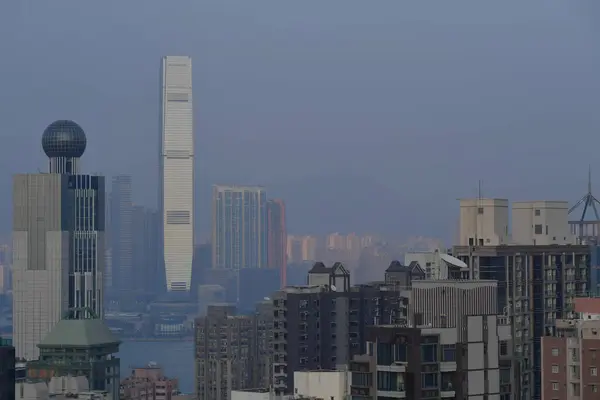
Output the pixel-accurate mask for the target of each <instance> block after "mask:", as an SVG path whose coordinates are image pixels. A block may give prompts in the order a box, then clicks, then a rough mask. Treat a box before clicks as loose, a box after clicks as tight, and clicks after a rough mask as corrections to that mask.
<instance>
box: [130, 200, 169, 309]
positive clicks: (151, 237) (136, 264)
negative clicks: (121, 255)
mask: <svg viewBox="0 0 600 400" xmlns="http://www.w3.org/2000/svg"><path fill="white" fill-rule="evenodd" d="M132 221H133V222H132V232H133V240H132V257H133V262H132V266H133V275H134V276H135V277H136V279H135V285H134V286H133V289H134V290H135V292H136V294H137V295H138V299H142V303H146V302H147V300H148V299H150V298H152V297H154V296H155V295H157V294H160V293H163V292H164V291H165V287H166V284H165V271H164V269H163V268H162V262H161V257H162V255H161V254H162V253H161V252H160V250H159V248H160V213H159V212H158V211H156V210H152V209H148V208H146V207H143V206H133V217H132Z"/></svg>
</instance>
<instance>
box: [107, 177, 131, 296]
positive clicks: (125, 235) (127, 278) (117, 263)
mask: <svg viewBox="0 0 600 400" xmlns="http://www.w3.org/2000/svg"><path fill="white" fill-rule="evenodd" d="M131 192H132V184H131V176H129V175H118V176H114V177H113V178H112V188H111V192H110V232H111V238H110V239H111V243H110V247H111V250H112V253H111V256H112V257H111V274H112V285H111V286H112V289H113V292H114V294H115V298H116V299H117V300H118V301H119V302H120V303H132V302H134V298H133V297H132V295H133V293H134V290H133V289H134V287H133V286H134V284H135V282H136V281H137V279H135V278H136V276H135V275H134V271H133V204H132V200H131V194H132V193H131Z"/></svg>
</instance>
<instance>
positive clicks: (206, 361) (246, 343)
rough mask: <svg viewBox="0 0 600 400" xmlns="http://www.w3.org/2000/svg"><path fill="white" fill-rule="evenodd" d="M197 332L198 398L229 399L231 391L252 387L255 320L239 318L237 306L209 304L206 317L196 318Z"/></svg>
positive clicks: (244, 317)
mask: <svg viewBox="0 0 600 400" xmlns="http://www.w3.org/2000/svg"><path fill="white" fill-rule="evenodd" d="M195 331H196V335H195V336H196V339H195V354H196V395H197V398H198V399H199V400H221V399H229V395H230V393H231V390H235V389H248V388H251V387H252V383H253V379H252V374H253V372H254V369H255V367H254V362H255V359H254V357H255V354H253V349H254V343H255V342H256V339H255V338H256V334H255V332H256V330H255V329H254V318H253V317H251V316H245V315H237V311H236V308H235V306H233V305H228V304H219V305H209V306H208V310H207V314H206V316H204V317H200V318H197V319H196V322H195ZM260 373H261V374H262V373H264V371H260Z"/></svg>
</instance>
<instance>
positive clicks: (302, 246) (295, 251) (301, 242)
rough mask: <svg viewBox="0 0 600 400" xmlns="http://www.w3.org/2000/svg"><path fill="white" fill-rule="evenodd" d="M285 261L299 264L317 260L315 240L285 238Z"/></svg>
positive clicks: (298, 237) (299, 237) (310, 238)
mask: <svg viewBox="0 0 600 400" xmlns="http://www.w3.org/2000/svg"><path fill="white" fill-rule="evenodd" d="M286 252H287V261H288V262H290V263H299V262H304V261H312V262H314V261H316V260H317V238H316V237H314V236H295V235H294V236H292V235H288V237H287V250H286Z"/></svg>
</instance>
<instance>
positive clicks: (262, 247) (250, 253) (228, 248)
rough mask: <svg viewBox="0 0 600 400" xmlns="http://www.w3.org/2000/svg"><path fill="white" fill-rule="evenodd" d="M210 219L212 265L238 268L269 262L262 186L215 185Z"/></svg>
mask: <svg viewBox="0 0 600 400" xmlns="http://www.w3.org/2000/svg"><path fill="white" fill-rule="evenodd" d="M212 219H213V223H212V246H213V250H212V253H213V263H212V267H213V268H216V269H230V270H235V271H237V270H240V269H243V268H266V267H267V266H268V235H267V193H266V191H265V189H263V188H261V187H249V186H214V187H213V198H212Z"/></svg>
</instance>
